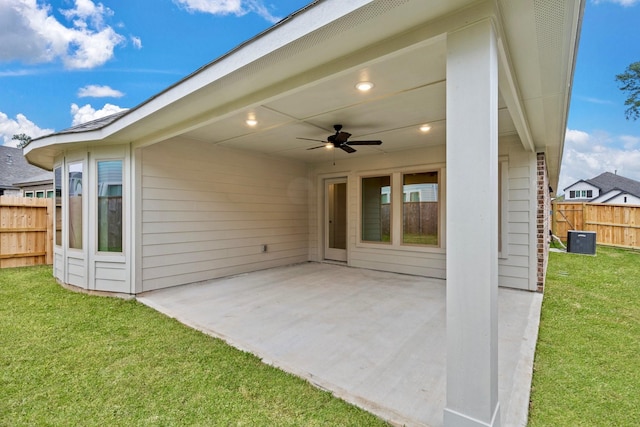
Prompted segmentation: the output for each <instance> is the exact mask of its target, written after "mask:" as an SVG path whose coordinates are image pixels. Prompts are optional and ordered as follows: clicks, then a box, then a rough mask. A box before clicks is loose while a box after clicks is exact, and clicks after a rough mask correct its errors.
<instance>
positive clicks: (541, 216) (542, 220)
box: [536, 153, 551, 292]
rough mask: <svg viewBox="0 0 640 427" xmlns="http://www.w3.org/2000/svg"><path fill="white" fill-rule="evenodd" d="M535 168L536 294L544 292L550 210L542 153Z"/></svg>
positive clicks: (544, 159)
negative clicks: (536, 202) (536, 203)
mask: <svg viewBox="0 0 640 427" xmlns="http://www.w3.org/2000/svg"><path fill="white" fill-rule="evenodd" d="M536 163H537V166H536V169H537V171H536V178H537V200H538V207H537V214H536V237H537V239H536V240H537V243H536V245H537V246H536V255H537V268H538V271H537V286H538V292H543V291H544V280H545V276H546V273H547V260H548V259H549V226H550V224H549V220H550V209H551V195H550V194H549V176H548V175H547V162H546V158H545V155H544V153H538V155H537V162H536Z"/></svg>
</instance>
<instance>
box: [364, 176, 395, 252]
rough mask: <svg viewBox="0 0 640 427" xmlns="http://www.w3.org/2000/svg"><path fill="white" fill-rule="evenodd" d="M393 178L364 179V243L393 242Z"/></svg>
mask: <svg viewBox="0 0 640 427" xmlns="http://www.w3.org/2000/svg"><path fill="white" fill-rule="evenodd" d="M389 200H391V177H390V176H376V177H368V178H362V241H364V242H385V243H388V242H391V211H390V207H391V203H389Z"/></svg>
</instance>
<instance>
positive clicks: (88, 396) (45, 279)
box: [0, 267, 385, 426]
mask: <svg viewBox="0 0 640 427" xmlns="http://www.w3.org/2000/svg"><path fill="white" fill-rule="evenodd" d="M25 425H38V426H40V425H52V426H53V425H55V426H75V425H82V426H144V425H153V426H160V425H161V426H175V425H189V426H192V425H197V426H213V425H224V426H231V425H234V426H240V425H245V426H256V425H257V426H275V425H277V426H287V425H288V426H328V425H339V426H375V425H385V424H384V423H383V422H382V421H380V420H379V419H377V418H376V417H374V416H372V415H371V414H369V413H367V412H365V411H362V410H359V409H357V408H355V407H353V406H351V405H348V404H346V403H344V402H343V401H341V400H339V399H336V398H334V397H332V396H331V395H330V394H329V393H327V392H323V391H321V390H318V389H316V388H314V387H313V386H311V385H310V384H308V383H307V382H305V381H303V380H300V379H298V378H296V377H294V376H292V375H288V374H286V373H284V372H282V371H279V370H278V369H275V368H272V367H269V366H266V365H264V364H262V363H261V362H260V361H259V360H258V359H257V358H256V357H253V356H251V355H249V354H246V353H243V352H240V351H237V350H235V349H233V348H231V347H229V346H227V345H225V344H224V343H222V342H221V341H219V340H216V339H213V338H210V337H208V336H206V335H204V334H202V333H200V332H197V331H195V330H192V329H189V328H187V327H185V326H183V325H181V324H180V323H178V322H177V321H175V320H173V319H169V318H167V317H165V316H164V315H161V314H159V313H157V312H155V311H154V310H151V309H149V308H147V307H145V306H143V305H141V304H139V303H137V302H134V301H123V300H119V299H112V298H104V297H95V296H88V295H84V294H78V293H74V292H70V291H67V290H65V289H63V288H61V287H60V286H58V285H57V284H56V283H55V281H54V280H53V279H52V277H51V268H46V267H35V268H33V267H32V268H18V269H5V270H0V426H25Z"/></svg>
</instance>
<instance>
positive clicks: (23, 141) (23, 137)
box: [11, 133, 31, 148]
mask: <svg viewBox="0 0 640 427" xmlns="http://www.w3.org/2000/svg"><path fill="white" fill-rule="evenodd" d="M14 139H15V140H16V141H20V142H18V148H24V147H26V146H27V144H28V143H30V142H31V137H30V136H29V135H27V134H25V133H19V134H16V135H13V136H12V137H11V140H12V141H13V140H14Z"/></svg>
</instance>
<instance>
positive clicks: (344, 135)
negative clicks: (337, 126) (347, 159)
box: [334, 132, 351, 144]
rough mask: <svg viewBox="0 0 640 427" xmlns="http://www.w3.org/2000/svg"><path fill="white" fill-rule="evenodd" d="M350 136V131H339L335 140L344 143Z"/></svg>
mask: <svg viewBox="0 0 640 427" xmlns="http://www.w3.org/2000/svg"><path fill="white" fill-rule="evenodd" d="M350 136H351V134H350V133H349V132H337V133H336V134H335V136H334V142H335V143H336V144H343V143H345V142H347V139H349V137H350Z"/></svg>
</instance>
